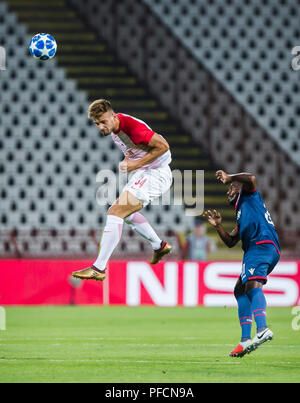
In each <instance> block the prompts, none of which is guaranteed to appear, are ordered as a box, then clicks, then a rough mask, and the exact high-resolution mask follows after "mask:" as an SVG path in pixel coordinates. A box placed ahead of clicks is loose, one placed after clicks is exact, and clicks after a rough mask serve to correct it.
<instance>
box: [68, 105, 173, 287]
mask: <svg viewBox="0 0 300 403" xmlns="http://www.w3.org/2000/svg"><path fill="white" fill-rule="evenodd" d="M88 116H89V118H90V119H93V121H94V122H95V124H96V126H97V127H98V129H99V130H100V132H101V133H102V135H103V136H109V135H110V136H111V138H112V140H113V141H114V142H115V144H116V145H117V146H118V147H119V148H120V149H121V151H122V152H123V153H124V155H125V159H124V160H123V161H122V162H121V163H120V164H119V171H120V172H123V173H125V172H128V173H129V172H133V171H136V172H135V173H134V174H133V175H132V177H131V178H130V180H129V182H128V183H127V185H126V186H125V187H124V189H123V191H122V193H121V195H120V197H119V198H118V199H117V200H116V201H115V203H114V204H113V205H112V206H111V207H110V208H109V210H108V213H107V221H106V225H105V228H104V231H103V235H102V239H101V242H100V252H99V255H98V258H97V259H96V261H95V262H94V264H93V265H92V266H91V267H88V268H87V269H83V270H80V271H76V272H73V273H72V275H73V276H74V277H77V278H80V279H86V280H89V279H94V280H97V281H98V280H100V281H103V280H104V279H105V270H106V265H107V262H108V260H109V258H110V256H111V254H112V253H113V251H114V249H115V248H116V246H117V244H118V243H119V241H120V238H121V234H122V228H123V223H124V221H125V222H126V223H127V224H129V225H130V226H131V228H132V229H134V230H135V231H136V232H137V233H138V234H140V235H141V236H142V237H143V238H145V239H146V240H148V241H149V242H150V243H151V246H152V248H153V256H152V260H151V262H150V263H151V264H156V263H158V262H159V261H160V260H161V258H162V257H163V256H164V255H166V254H168V253H170V252H171V250H172V246H171V245H170V244H168V243H167V242H165V241H162V240H161V239H160V238H159V237H158V235H157V234H156V232H155V231H154V229H153V228H152V227H151V225H150V224H149V223H148V221H147V220H146V218H145V217H144V216H143V215H142V214H140V213H139V212H138V211H139V210H141V209H142V208H143V207H144V206H146V205H147V204H148V203H150V202H151V201H152V200H154V199H156V198H157V197H160V196H161V195H162V194H163V193H165V192H167V191H168V190H169V188H170V186H171V184H172V173H171V169H170V167H169V164H170V162H171V153H170V150H169V145H168V143H167V141H166V140H165V139H164V138H163V137H162V136H161V135H159V134H157V133H155V132H154V131H153V130H151V128H150V127H149V126H148V125H147V124H146V123H145V122H143V121H142V120H139V119H136V118H134V117H132V116H129V115H125V114H122V113H115V112H114V111H113V109H112V106H111V104H110V102H109V101H107V100H105V99H99V100H97V101H94V102H93V103H92V104H91V105H90V107H89V113H88Z"/></svg>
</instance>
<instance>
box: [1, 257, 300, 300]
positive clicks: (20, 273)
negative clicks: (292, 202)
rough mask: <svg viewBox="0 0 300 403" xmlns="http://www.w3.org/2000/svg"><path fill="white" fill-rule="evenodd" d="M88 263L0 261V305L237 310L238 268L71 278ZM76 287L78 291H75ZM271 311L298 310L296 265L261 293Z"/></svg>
mask: <svg viewBox="0 0 300 403" xmlns="http://www.w3.org/2000/svg"><path fill="white" fill-rule="evenodd" d="M90 264H91V262H90V261H88V262H87V261H78V260H77V261H71V260H68V261H60V260H0V305H35V304H38V305H40V304H52V305H57V304H58V305H61V304H69V303H76V304H103V303H109V304H126V305H131V306H137V305H141V304H151V305H158V306H177V305H183V306H197V305H205V306H236V302H235V300H234V297H233V293H232V291H233V288H234V284H235V282H236V280H237V278H238V276H239V274H240V270H241V263H240V262H236V261H235V262H229V261H226V262H221V261H214V262H193V261H184V262H178V261H166V262H163V263H159V264H158V265H156V266H151V265H150V264H149V263H148V262H146V261H112V262H110V264H109V273H108V276H107V279H106V280H105V281H104V283H100V282H96V281H94V280H90V281H80V280H79V281H78V282H77V283H75V284H73V285H72V284H71V282H70V279H71V273H72V271H74V270H80V269H82V268H84V267H87V266H89V265H90ZM74 285H76V287H74ZM264 290H265V293H266V298H267V300H268V304H269V305H270V306H292V305H299V304H300V262H297V261H280V262H279V264H278V265H277V266H276V268H275V270H274V272H273V273H272V274H271V275H270V276H269V280H268V283H267V285H266V286H265V288H264Z"/></svg>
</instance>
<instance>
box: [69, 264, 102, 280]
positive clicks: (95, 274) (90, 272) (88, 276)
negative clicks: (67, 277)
mask: <svg viewBox="0 0 300 403" xmlns="http://www.w3.org/2000/svg"><path fill="white" fill-rule="evenodd" d="M72 276H73V277H76V278H80V279H81V280H96V281H103V280H105V277H106V274H105V270H99V269H97V268H96V267H95V266H91V267H88V268H87V269H83V270H78V271H73V273H72Z"/></svg>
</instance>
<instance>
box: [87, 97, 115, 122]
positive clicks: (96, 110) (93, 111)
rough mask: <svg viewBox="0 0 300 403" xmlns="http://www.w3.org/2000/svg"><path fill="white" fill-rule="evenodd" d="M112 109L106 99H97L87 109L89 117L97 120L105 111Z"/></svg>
mask: <svg viewBox="0 0 300 403" xmlns="http://www.w3.org/2000/svg"><path fill="white" fill-rule="evenodd" d="M110 110H111V111H112V110H113V108H112V106H111V103H110V102H109V101H107V99H97V100H96V101H94V102H93V103H91V105H90V106H89V109H88V117H89V119H93V120H98V119H99V118H100V117H101V116H102V115H103V114H104V113H105V112H108V111H110Z"/></svg>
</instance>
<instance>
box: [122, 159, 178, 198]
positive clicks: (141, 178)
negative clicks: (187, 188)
mask: <svg viewBox="0 0 300 403" xmlns="http://www.w3.org/2000/svg"><path fill="white" fill-rule="evenodd" d="M172 180H173V178H172V172H171V169H170V167H169V165H166V166H164V167H162V168H155V169H139V170H137V171H136V172H135V173H134V174H133V175H132V177H131V178H130V180H129V182H128V183H127V185H126V186H124V188H123V191H124V190H127V191H128V192H130V193H131V194H133V195H134V196H135V197H136V198H137V199H138V200H140V202H141V203H142V204H143V206H146V205H147V204H149V203H150V202H151V201H153V200H154V199H156V198H158V197H160V196H161V195H162V194H163V193H165V192H167V191H168V190H169V189H170V187H171V185H172Z"/></svg>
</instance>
